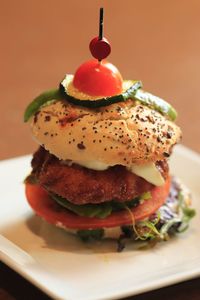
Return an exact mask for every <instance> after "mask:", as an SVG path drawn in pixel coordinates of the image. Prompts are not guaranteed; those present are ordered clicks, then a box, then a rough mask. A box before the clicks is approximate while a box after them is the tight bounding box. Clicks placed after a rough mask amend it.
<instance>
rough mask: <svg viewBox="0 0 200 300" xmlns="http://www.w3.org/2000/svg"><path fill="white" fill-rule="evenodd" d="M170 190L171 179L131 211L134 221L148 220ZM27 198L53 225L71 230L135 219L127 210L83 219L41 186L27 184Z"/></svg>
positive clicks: (125, 222)
mask: <svg viewBox="0 0 200 300" xmlns="http://www.w3.org/2000/svg"><path fill="white" fill-rule="evenodd" d="M169 189H170V178H168V179H167V180H166V182H165V184H164V185H163V186H161V187H154V188H153V189H152V190H151V199H148V200H146V201H144V202H143V203H142V204H140V205H138V206H136V207H134V208H132V209H131V212H132V216H133V218H134V221H135V222H137V221H141V220H144V219H145V218H148V217H149V216H150V215H152V214H153V213H154V212H155V211H156V210H158V209H159V207H160V206H162V205H163V203H164V202H165V201H166V198H167V196H168V194H169ZM26 198H27V200H28V202H29V204H30V206H31V207H32V209H33V210H34V211H35V212H36V214H37V215H38V216H40V217H42V218H43V219H45V220H46V221H47V222H49V223H51V224H60V226H62V227H66V228H71V229H95V228H102V227H107V228H108V227H115V226H121V225H128V224H132V222H133V219H132V216H131V215H130V213H129V212H128V211H127V210H122V211H118V212H113V213H111V215H109V216H108V217H106V218H105V219H99V218H95V217H94V218H89V217H81V216H78V215H76V214H74V213H73V212H71V211H69V210H67V209H64V208H62V207H59V205H58V204H57V203H56V202H55V201H54V200H52V199H51V198H50V197H49V195H48V193H47V192H46V191H45V190H44V189H43V188H42V187H40V186H39V185H36V184H34V185H33V184H26Z"/></svg>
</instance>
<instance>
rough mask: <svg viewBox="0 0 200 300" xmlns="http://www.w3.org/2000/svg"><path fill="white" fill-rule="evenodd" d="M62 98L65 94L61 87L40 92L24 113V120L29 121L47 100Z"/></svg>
mask: <svg viewBox="0 0 200 300" xmlns="http://www.w3.org/2000/svg"><path fill="white" fill-rule="evenodd" d="M62 98H63V96H62V94H61V93H60V90H59V89H53V90H49V91H46V92H44V93H42V94H40V95H39V96H38V97H36V98H35V99H34V100H33V101H32V102H31V103H30V104H29V105H28V106H27V108H26V110H25V113H24V122H27V121H28V120H29V119H30V117H32V116H33V115H34V114H35V113H36V112H37V111H38V110H39V109H40V107H41V106H43V105H44V104H46V103H47V102H49V101H51V100H60V99H62Z"/></svg>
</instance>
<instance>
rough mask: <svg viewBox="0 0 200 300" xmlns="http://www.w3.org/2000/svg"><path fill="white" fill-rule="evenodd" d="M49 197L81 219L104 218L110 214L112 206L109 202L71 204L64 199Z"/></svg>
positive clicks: (55, 196)
mask: <svg viewBox="0 0 200 300" xmlns="http://www.w3.org/2000/svg"><path fill="white" fill-rule="evenodd" d="M51 197H52V198H53V199H54V200H55V201H56V202H57V203H58V204H60V205H61V206H63V207H65V208H67V209H69V210H71V211H73V212H74V213H75V214H77V215H79V216H82V217H90V218H93V217H97V218H101V219H103V218H106V217H107V216H109V215H110V214H111V212H112V206H111V204H110V202H105V203H101V204H83V205H78V204H73V203H71V202H69V201H67V200H66V199H64V198H62V197H60V196H58V195H51Z"/></svg>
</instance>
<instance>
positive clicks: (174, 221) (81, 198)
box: [24, 38, 195, 251]
mask: <svg viewBox="0 0 200 300" xmlns="http://www.w3.org/2000/svg"><path fill="white" fill-rule="evenodd" d="M95 41H96V42H95ZM95 41H93V44H92V45H93V47H96V48H98V47H99V44H98V43H99V41H102V40H99V39H97V38H96V40H95ZM104 45H106V47H108V41H107V40H105V39H104ZM101 46H102V45H101ZM100 48H101V51H100V50H99V51H100V52H101V54H102V49H104V46H103V47H100ZM100 48H98V49H100ZM98 49H97V50H98ZM96 52H97V56H98V51H96ZM102 56H103V55H102ZM102 56H101V59H98V60H96V59H92V60H89V61H87V62H85V63H83V64H82V65H81V66H80V67H79V68H78V69H77V71H76V72H75V75H66V76H65V78H64V79H63V80H62V81H61V83H60V85H59V87H58V88H57V89H55V90H50V91H47V92H44V93H43V94H41V95H39V96H38V97H37V98H36V99H34V100H33V102H31V103H30V104H29V105H28V107H27V109H26V111H25V115H24V119H25V121H27V122H28V123H29V124H30V128H31V132H32V135H33V138H34V139H35V140H36V142H37V143H38V144H39V148H38V150H37V151H36V152H35V153H34V155H33V158H32V162H31V165H32V171H31V174H29V175H28V176H27V178H26V180H25V190H26V197H27V200H28V203H29V204H30V206H31V207H32V209H33V210H34V211H35V213H36V214H37V215H38V216H40V217H41V218H42V219H44V220H45V221H47V222H49V223H51V224H55V225H56V226H57V227H61V228H63V229H65V230H66V231H68V232H70V233H73V234H77V235H78V236H79V237H80V238H81V239H82V240H84V241H88V240H100V239H103V238H112V239H116V240H117V242H118V251H121V250H122V249H123V248H124V246H125V241H127V240H128V241H133V242H136V241H145V242H146V243H148V244H155V242H157V241H162V240H168V238H169V237H170V236H171V235H174V234H175V233H179V232H182V231H184V230H185V229H187V227H188V224H189V221H190V219H191V218H192V217H193V216H194V214H195V211H194V210H193V209H192V208H191V196H190V192H189V191H188V190H187V188H186V187H184V186H183V184H182V183H181V182H180V181H179V180H178V179H177V178H175V177H172V176H171V175H170V172H169V167H168V160H169V157H170V155H171V153H172V149H173V147H174V145H175V144H176V143H178V142H179V141H180V139H181V130H180V128H179V127H178V126H177V125H176V124H175V119H176V116H177V113H176V111H175V109H174V108H173V107H172V106H171V105H170V104H169V103H168V102H166V101H165V100H163V99H161V98H159V97H156V96H154V95H152V94H150V93H148V92H146V91H145V90H144V89H143V88H142V83H141V81H136V80H123V79H122V76H121V74H120V73H119V71H118V69H117V68H116V67H115V66H114V65H112V64H111V63H109V62H107V61H106V60H104V59H102ZM96 58H97V57H96ZM103 58H104V57H103Z"/></svg>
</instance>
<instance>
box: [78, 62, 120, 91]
mask: <svg viewBox="0 0 200 300" xmlns="http://www.w3.org/2000/svg"><path fill="white" fill-rule="evenodd" d="M122 83H123V79H122V76H121V74H120V73H119V71H118V69H117V68H116V67H115V66H114V65H112V64H111V63H109V62H107V61H104V60H102V61H101V62H99V61H98V60H95V59H92V60H89V61H86V62H85V63H83V64H82V65H81V66H80V67H79V68H78V70H77V71H76V73H75V75H74V80H73V84H74V86H75V87H76V88H77V89H78V90H79V91H81V92H83V93H85V94H88V95H91V96H114V95H118V94H121V92H122Z"/></svg>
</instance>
